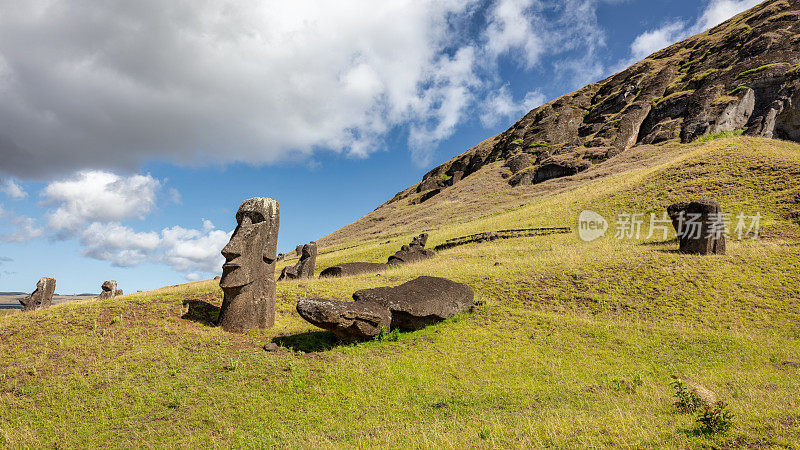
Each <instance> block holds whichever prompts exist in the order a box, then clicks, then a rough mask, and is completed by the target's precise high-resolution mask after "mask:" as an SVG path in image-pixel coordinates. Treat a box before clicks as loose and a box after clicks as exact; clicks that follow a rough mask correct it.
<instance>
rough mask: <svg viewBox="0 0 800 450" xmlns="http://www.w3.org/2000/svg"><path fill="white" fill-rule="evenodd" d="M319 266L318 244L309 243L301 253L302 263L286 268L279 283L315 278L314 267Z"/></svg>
mask: <svg viewBox="0 0 800 450" xmlns="http://www.w3.org/2000/svg"><path fill="white" fill-rule="evenodd" d="M316 264H317V243H316V242H314V241H311V242H309V243H308V244H306V245H304V246H303V250H302V251H301V252H300V261H298V262H297V264H295V265H294V266H292V267H284V268H283V271H281V276H280V277H279V278H278V281H283V280H293V279H301V280H305V279H309V278H314V267H315V266H316Z"/></svg>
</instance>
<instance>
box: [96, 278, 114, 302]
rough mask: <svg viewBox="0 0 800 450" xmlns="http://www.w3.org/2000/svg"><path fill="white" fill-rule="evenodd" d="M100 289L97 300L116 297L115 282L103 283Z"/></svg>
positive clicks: (107, 281)
mask: <svg viewBox="0 0 800 450" xmlns="http://www.w3.org/2000/svg"><path fill="white" fill-rule="evenodd" d="M100 288H101V289H102V292H100V296H98V297H97V299H98V300H105V299H107V298H112V297H116V296H117V280H106V281H103V285H102V286H100Z"/></svg>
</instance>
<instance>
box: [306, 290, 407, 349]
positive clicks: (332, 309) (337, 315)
mask: <svg viewBox="0 0 800 450" xmlns="http://www.w3.org/2000/svg"><path fill="white" fill-rule="evenodd" d="M297 312H298V313H299V314H300V316H301V317H302V318H304V319H306V320H307V321H309V322H310V323H312V324H314V325H316V326H318V327H320V328H323V329H325V330H330V331H332V332H333V334H335V335H336V337H338V338H339V339H341V340H343V341H352V340H361V339H370V338H373V337H375V336H377V335H379V334H380V333H381V330H383V329H387V330H388V329H389V328H390V326H391V322H392V317H391V315H390V313H389V310H388V309H387V308H385V307H383V306H380V305H378V304H375V303H368V302H339V301H335V300H319V299H302V300H300V301H299V302H297Z"/></svg>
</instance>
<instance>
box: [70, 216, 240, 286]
mask: <svg viewBox="0 0 800 450" xmlns="http://www.w3.org/2000/svg"><path fill="white" fill-rule="evenodd" d="M229 239H230V233H228V232H225V231H222V230H218V229H216V228H215V227H214V224H213V223H211V222H210V221H208V220H204V221H203V227H202V228H201V229H187V228H182V227H179V226H175V227H170V228H165V229H163V230H161V232H160V233H159V232H154V231H150V232H137V231H135V230H134V229H132V228H131V227H129V226H126V225H122V224H120V223H113V222H112V223H99V222H95V223H92V224H91V225H89V227H88V228H86V230H84V231H83V232H82V233H81V235H80V242H81V245H82V249H81V253H82V254H83V255H84V256H87V257H89V258H93V259H98V260H101V261H108V262H110V263H111V265H113V266H115V267H135V266H138V265H141V264H145V263H160V264H166V265H168V266H169V267H171V268H172V269H173V270H175V271H176V272H180V273H184V274H186V273H195V274H197V273H198V272H201V273H216V272H219V271H220V270H221V267H222V263H223V262H224V258H223V257H222V255H221V254H220V251H221V250H222V247H224V246H225V244H227V243H228V240H229ZM187 276H188V275H187ZM198 276H199V275H198Z"/></svg>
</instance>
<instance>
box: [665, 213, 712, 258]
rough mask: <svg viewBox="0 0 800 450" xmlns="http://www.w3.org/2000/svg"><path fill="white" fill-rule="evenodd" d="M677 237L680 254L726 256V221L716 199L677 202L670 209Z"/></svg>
mask: <svg viewBox="0 0 800 450" xmlns="http://www.w3.org/2000/svg"><path fill="white" fill-rule="evenodd" d="M667 213H668V214H669V216H670V219H671V220H672V225H673V226H674V227H675V231H676V233H677V235H678V240H679V242H680V251H681V253H687V254H695V255H711V254H716V255H724V254H725V222H724V219H723V215H722V208H721V207H720V205H719V202H717V201H716V200H710V199H702V200H695V201H693V202H689V203H685V202H682V203H676V204H674V205H670V206H669V207H668V208H667Z"/></svg>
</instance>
